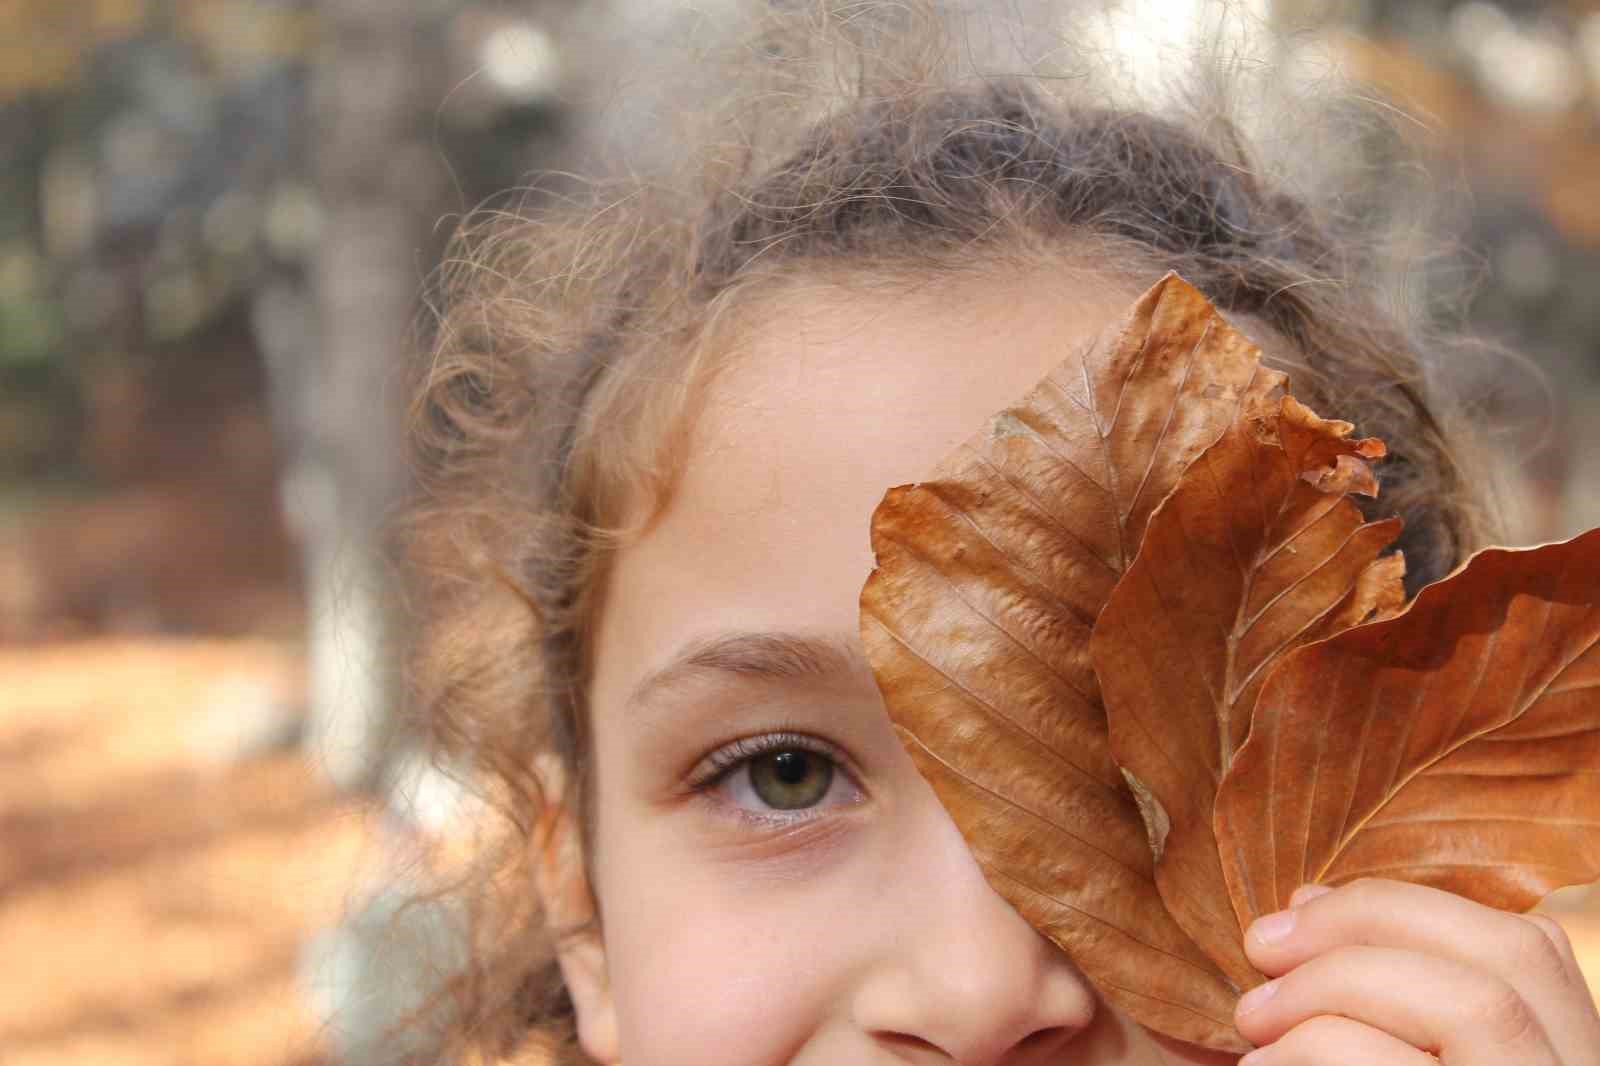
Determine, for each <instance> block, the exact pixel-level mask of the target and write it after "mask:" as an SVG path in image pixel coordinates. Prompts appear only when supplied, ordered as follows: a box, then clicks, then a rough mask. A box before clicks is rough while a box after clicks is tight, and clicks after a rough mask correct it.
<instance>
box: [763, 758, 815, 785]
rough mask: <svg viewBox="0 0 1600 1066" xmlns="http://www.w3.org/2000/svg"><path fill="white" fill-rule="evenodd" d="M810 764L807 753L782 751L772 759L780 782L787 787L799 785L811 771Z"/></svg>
mask: <svg viewBox="0 0 1600 1066" xmlns="http://www.w3.org/2000/svg"><path fill="white" fill-rule="evenodd" d="M809 762H810V760H808V759H807V758H806V755H805V752H802V751H780V752H778V753H777V754H776V755H774V756H773V757H772V768H773V770H774V771H776V773H777V777H778V780H779V781H782V782H783V783H784V784H786V785H798V784H799V783H800V782H802V781H804V780H805V779H806V774H807V773H809V772H810V770H811V767H810V765H809Z"/></svg>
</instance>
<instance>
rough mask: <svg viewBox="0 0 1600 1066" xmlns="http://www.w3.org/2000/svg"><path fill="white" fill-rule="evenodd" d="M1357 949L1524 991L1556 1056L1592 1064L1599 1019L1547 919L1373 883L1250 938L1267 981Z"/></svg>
mask: <svg viewBox="0 0 1600 1066" xmlns="http://www.w3.org/2000/svg"><path fill="white" fill-rule="evenodd" d="M1301 895H1302V893H1297V894H1296V898H1301ZM1361 944H1366V945H1373V946H1387V947H1392V948H1401V949H1407V950H1411V951H1416V952H1421V953H1423V954H1427V955H1435V956H1439V957H1441V958H1446V959H1451V960H1453V961H1455V962H1458V963H1461V964H1463V965H1465V966H1468V967H1471V968H1473V969H1477V970H1481V971H1483V972H1485V973H1488V974H1491V975H1493V976H1496V977H1499V978H1500V979H1501V980H1503V981H1505V982H1507V983H1508V984H1510V985H1511V986H1512V987H1513V988H1515V989H1516V990H1517V991H1518V992H1519V993H1521V995H1522V997H1523V999H1524V1000H1525V1001H1526V1002H1527V1003H1528V1004H1529V1005H1530V1006H1531V1007H1532V1009H1533V1011H1534V1013H1535V1015H1536V1016H1537V1017H1538V1020H1539V1023H1540V1025H1541V1026H1542V1027H1543V1028H1544V1030H1545V1031H1546V1032H1547V1033H1548V1034H1549V1036H1550V1039H1551V1042H1552V1043H1553V1044H1554V1046H1555V1047H1556V1048H1557V1049H1558V1050H1561V1051H1565V1052H1567V1054H1568V1055H1569V1058H1571V1059H1572V1061H1580V1062H1584V1063H1585V1064H1586V1066H1587V1064H1588V1063H1590V1062H1594V1061H1595V1053H1594V1052H1593V1050H1592V1049H1594V1048H1596V1047H1600V1013H1597V1012H1596V1009H1595V1003H1594V997H1593V995H1592V994H1591V993H1590V991H1589V988H1588V986H1587V984H1585V982H1584V978H1583V973H1582V971H1581V970H1580V969H1579V968H1578V963H1577V958H1576V956H1575V955H1574V954H1573V951H1572V947H1571V944H1570V943H1569V942H1568V940H1567V937H1566V934H1565V933H1564V932H1563V931H1562V930H1561V927H1560V926H1558V925H1557V924H1556V923H1555V922H1552V921H1550V920H1548V919H1544V918H1540V917H1539V916H1524V915H1519V914H1510V913H1508V912H1506V911H1499V910H1495V909H1494V908H1492V907H1486V906H1484V905H1482V904H1480V903H1475V902H1473V901H1472V900H1469V899H1464V898H1462V897H1461V896H1457V895H1455V894H1454V893H1451V892H1445V891H1442V890H1440V889H1436V888H1429V887H1427V886H1425V885H1414V884H1407V883H1405V882H1401V881H1389V880H1380V879H1375V878H1374V879H1363V880H1359V881H1353V882H1351V883H1350V884H1348V885H1344V886H1341V887H1339V888H1336V889H1334V890H1332V891H1330V892H1325V893H1324V894H1322V895H1319V896H1317V897H1316V898H1314V899H1311V900H1309V901H1308V902H1304V903H1302V904H1301V905H1300V906H1298V907H1292V908H1291V909H1289V910H1287V911H1279V912H1277V914H1274V915H1267V916H1265V917H1263V918H1262V919H1260V920H1258V921H1257V922H1255V923H1254V924H1253V925H1251V927H1250V930H1249V931H1248V933H1247V934H1246V936H1245V952H1246V954H1247V955H1248V956H1249V958H1250V961H1251V962H1252V963H1254V964H1255V965H1256V967H1257V968H1259V969H1260V970H1261V972H1262V973H1265V974H1267V975H1268V976H1276V975H1278V974H1283V973H1287V972H1288V971H1290V970H1291V969H1293V968H1294V967H1296V966H1299V965H1300V964H1302V963H1303V962H1305V961H1306V960H1307V959H1310V958H1313V957H1315V956H1318V955H1321V954H1324V953H1326V952H1328V951H1330V950H1332V949H1334V948H1336V947H1340V946H1349V945H1361ZM1580 1055H1581V1056H1586V1057H1585V1058H1581V1059H1580V1058H1577V1057H1576V1056H1580ZM1596 1066H1600V1063H1596Z"/></svg>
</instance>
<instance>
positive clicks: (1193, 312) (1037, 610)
mask: <svg viewBox="0 0 1600 1066" xmlns="http://www.w3.org/2000/svg"><path fill="white" fill-rule="evenodd" d="M1064 354H1068V353H1064ZM1282 382H1283V378H1282V375H1280V374H1278V373H1276V372H1273V371H1269V370H1266V369H1264V368H1262V367H1261V365H1260V362H1259V352H1258V350H1257V348H1256V347H1255V345H1254V344H1252V343H1251V342H1250V341H1249V340H1248V338H1246V337H1245V336H1244V335H1243V334H1241V333H1239V332H1238V331H1237V330H1235V329H1233V328H1232V327H1231V326H1229V325H1228V324H1227V322H1226V321H1224V320H1223V319H1222V318H1221V317H1220V316H1218V315H1217V313H1216V312H1215V310H1214V309H1213V308H1212V307H1211V305H1210V304H1209V303H1208V302H1207V301H1206V300H1205V298H1204V297H1203V296H1201V295H1200V294H1199V293H1198V292H1197V291H1196V290H1195V289H1193V288H1192V287H1191V286H1189V285H1188V284H1187V283H1186V282H1184V281H1182V280H1181V279H1180V278H1178V277H1176V276H1175V275H1168V276H1167V277H1166V278H1163V279H1162V280H1161V281H1160V282H1158V283H1157V284H1156V285H1155V286H1154V287H1152V288H1151V289H1150V290H1149V291H1148V292H1146V293H1145V294H1144V296H1142V297H1141V298H1140V299H1139V301H1138V302H1137V303H1136V304H1135V306H1134V308H1133V310H1132V312H1131V313H1130V315H1129V317H1128V319H1127V321H1126V322H1124V323H1122V324H1121V325H1120V326H1119V327H1118V328H1116V329H1114V330H1111V331H1108V332H1107V333H1106V334H1105V335H1104V336H1103V337H1102V338H1101V339H1100V340H1099V341H1098V342H1097V343H1095V344H1094V345H1093V346H1092V347H1090V348H1089V349H1088V350H1087V351H1084V352H1080V353H1075V354H1069V355H1068V357H1067V358H1066V359H1065V361H1064V362H1063V363H1062V364H1061V365H1060V366H1059V367H1058V368H1057V369H1056V370H1055V371H1053V372H1052V373H1051V374H1050V375H1049V376H1047V377H1046V378H1045V379H1044V380H1043V381H1041V382H1040V383H1039V385H1038V386H1036V387H1035V388H1034V389H1033V390H1032V391H1031V392H1029V393H1028V395H1027V396H1025V397H1023V398H1022V399H1021V400H1020V401H1019V402H1017V403H1016V404H1015V405H1013V406H1011V407H1009V408H1007V409H1006V410H1004V411H1001V412H999V413H998V414H996V415H995V416H994V417H993V418H991V419H990V421H989V424H988V425H987V426H986V427H985V428H984V429H983V431H982V432H980V433H979V434H978V435H977V436H975V437H973V438H972V439H970V440H968V441H967V442H966V443H965V444H964V445H963V446H962V447H961V448H960V449H958V451H957V452H956V453H955V454H954V455H951V456H950V457H949V458H947V459H946V460H945V461H944V462H943V463H942V464H941V465H940V467H939V468H938V470H936V471H935V472H934V473H933V474H932V476H931V477H930V478H929V479H928V480H927V481H924V482H922V483H920V484H916V485H909V486H900V487H898V488H894V489H891V490H890V491H889V492H888V494H887V495H886V496H885V497H884V500H883V502H882V503H881V504H880V505H879V507H878V509H877V511H876V512H875V513H874V515H873V520H872V544H873V550H874V551H875V553H876V556H877V564H878V565H877V569H876V570H875V571H874V572H873V574H872V576H871V578H870V579H869V580H868V582H867V585H866V587H865V588H864V589H863V591H862V597H861V604H862V621H861V626H862V637H863V640H864V641H865V644H866V649H867V654H868V656H869V658H870V659H871V661H872V665H873V669H874V672H875V674H876V676H877V679H878V683H879V687H880V688H881V689H882V691H883V694H884V699H885V702H886V704H887V706H888V709H889V714H890V716H891V718H892V719H893V720H894V722H895V724H896V728H897V729H898V731H899V733H900V736H901V739H902V740H903V741H904V743H905V744H906V747H907V748H908V750H909V751H910V752H911V754H912V756H913V758H914V759H915V760H916V762H917V765H918V767H919V768H920V769H921V771H922V773H923V774H924V776H926V777H927V778H928V780H929V781H930V782H931V783H932V785H933V787H934V789H935V791H936V792H937V793H938V795H939V797H940V799H941V801H942V802H943V803H944V805H945V806H946V808H948V809H949V811H950V813H951V816H952V818H953V819H954V821H955V822H956V824H957V826H958V827H959V828H960V829H961V831H962V833H963V834H964V835H965V837H966V839H967V841H968V842H969V844H970V846H971V847H972V850H973V853H974V855H975V856H976V857H977V859H978V861H979V862H980V864H981V865H982V866H983V868H984V871H985V873H986V874H987V876H988V878H989V880H990V883H991V884H993V885H994V887H995V888H996V890H997V891H999V892H1000V893H1001V894H1002V895H1003V896H1005V897H1006V898H1007V899H1008V900H1009V901H1010V902H1011V903H1012V904H1013V905H1014V906H1016V907H1017V909H1018V910H1019V912H1020V913H1022V914H1023V916H1024V917H1026V918H1027V919H1028V920H1029V921H1030V922H1032V924H1033V925H1034V926H1036V927H1037V928H1039V929H1040V930H1041V931H1042V932H1043V933H1044V934H1045V935H1046V936H1048V937H1050V938H1051V939H1052V940H1053V941H1055V942H1056V943H1057V944H1059V945H1060V946H1061V947H1062V948H1064V949H1065V950H1066V951H1067V952H1068V953H1069V954H1070V955H1071V956H1072V957H1073V958H1074V960H1075V961H1076V962H1077V963H1078V964H1079V965H1080V966H1081V967H1082V968H1083V969H1084V971H1085V973H1086V974H1088V975H1089V976H1090V978H1091V979H1092V980H1094V981H1095V982H1096V983H1097V984H1098V985H1099V987H1100V988H1101V989H1102V991H1103V992H1104V993H1105V994H1106V996H1107V997H1108V998H1110V999H1111V1000H1112V1001H1113V1002H1115V1003H1117V1004H1118V1005H1119V1006H1121V1007H1122V1008H1123V1009H1125V1010H1126V1011H1127V1012H1128V1013H1129V1014H1130V1015H1131V1016H1132V1017H1133V1018H1134V1019H1136V1020H1137V1021H1140V1022H1142V1023H1144V1024H1146V1025H1149V1026H1151V1027H1153V1028H1157V1029H1159V1030H1161V1031H1162V1032H1165V1033H1168V1034H1170V1035H1173V1036H1176V1037H1179V1038H1181V1039H1187V1040H1193V1041H1196V1042H1201V1043H1206V1044H1210V1045H1212V1046H1214V1047H1226V1048H1235V1049H1241V1050H1242V1049H1243V1048H1245V1047H1246V1046H1247V1045H1245V1044H1244V1043H1243V1041H1242V1040H1241V1039H1240V1038H1239V1037H1238V1035H1237V1034H1236V1033H1235V1032H1234V1031H1233V1027H1232V1021H1231V1012H1232V1009H1233V1003H1234V1000H1235V998H1236V988H1235V986H1234V983H1233V982H1230V981H1229V980H1228V979H1227V978H1226V977H1225V976H1224V975H1223V973H1222V972H1221V971H1220V970H1218V968H1217V967H1216V965H1215V964H1214V963H1213V962H1212V961H1211V960H1210V959H1209V958H1207V956H1206V955H1205V953H1204V952H1202V951H1201V950H1199V948H1197V946H1196V945H1195V944H1194V943H1193V942H1192V941H1191V940H1190V938H1189V937H1188V936H1187V935H1185V933H1184V932H1183V930H1182V929H1181V928H1180V927H1179V926H1178V924H1177V923H1176V922H1175V921H1174V919H1173V918H1172V916H1171V915H1170V914H1169V913H1168V912H1167V909H1166V907H1165V906H1164V904H1163V903H1162V900H1161V896H1160V893H1159V891H1158V890H1157V887H1156V884H1155V879H1154V878H1155V874H1154V863H1153V856H1152V853H1151V849H1150V846H1149V844H1148V843H1147V840H1146V834H1145V829H1144V824H1143V820H1142V819H1141V816H1140V813H1139V810H1138V806H1137V804H1136V803H1135V801H1134V799H1133V797H1132V795H1131V794H1130V792H1129V791H1128V789H1127V787H1126V785H1125V784H1124V781H1123V778H1122V774H1121V771H1120V770H1119V768H1118V767H1117V765H1116V763H1115V762H1114V761H1113V759H1112V757H1111V752H1110V747H1109V739H1108V734H1107V729H1106V721H1105V712H1104V709H1103V706H1102V703H1101V696H1100V687H1099V683H1098V681H1097V679H1096V677H1095V673H1094V670H1093V668H1092V666H1091V663H1090V658H1089V638H1090V632H1091V627H1092V626H1093V625H1094V622H1095V619H1096V617H1097V616H1098V615H1099V613H1100V609H1101V607H1102V606H1103V605H1104V604H1105V601H1106V599H1107V597H1108V596H1109V595H1110V593H1111V589H1112V587H1113V586H1114V584H1115V583H1116V581H1117V580H1118V579H1119V578H1120V577H1121V575H1122V574H1123V572H1124V571H1125V570H1126V569H1127V566H1128V564H1129V562H1130V561H1131V560H1132V558H1133V556H1134V553H1135V552H1136V551H1137V549H1138V545H1139V542H1140V539H1141V538H1142V536H1143V533H1144V528H1145V525H1146V523H1147V522H1148V521H1149V518H1150V515H1151V513H1152V512H1153V511H1154V510H1155V508H1156V507H1157V505H1158V504H1160V502H1161V501H1162V500H1163V499H1165V498H1166V496H1167V494H1168V493H1169V492H1170V491H1171V490H1172V488H1173V487H1174V486H1175V485H1176V484H1177V482H1178V477H1179V475H1180V474H1181V473H1182V472H1183V470H1184V469H1185V468H1186V467H1188V466H1189V465H1190V464H1191V463H1192V462H1193V461H1194V460H1195V458H1196V457H1198V456H1199V455H1200V454H1201V453H1202V452H1204V451H1205V450H1206V449H1207V448H1208V447H1210V446H1211V445H1212V444H1213V443H1215V442H1216V441H1217V440H1218V439H1219V438H1220V437H1221V436H1222V434H1223V433H1224V431H1226V430H1227V428H1228V427H1229V426H1230V425H1232V424H1233V423H1234V421H1235V420H1236V419H1237V418H1238V416H1239V415H1240V413H1241V412H1243V411H1246V410H1259V409H1264V408H1265V407H1266V405H1267V404H1268V402H1269V400H1270V398H1271V397H1272V396H1273V394H1274V393H1275V392H1276V390H1278V389H1279V388H1280V387H1281V385H1282Z"/></svg>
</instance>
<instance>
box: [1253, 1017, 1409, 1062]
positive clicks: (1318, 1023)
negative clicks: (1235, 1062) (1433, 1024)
mask: <svg viewBox="0 0 1600 1066" xmlns="http://www.w3.org/2000/svg"><path fill="white" fill-rule="evenodd" d="M1352 1063H1360V1064H1361V1066H1439V1061H1438V1060H1437V1059H1435V1058H1434V1057H1433V1056H1432V1055H1430V1054H1428V1053H1427V1052H1426V1051H1419V1050H1417V1049H1416V1048H1414V1047H1412V1046H1411V1045H1410V1044H1407V1043H1406V1042H1405V1041H1403V1040H1400V1039H1398V1038H1396V1037H1393V1036H1390V1035H1389V1034H1388V1033H1385V1032H1383V1031H1382V1030H1381V1029H1374V1028H1373V1027H1372V1026H1370V1025H1364V1024H1362V1023H1361V1022H1358V1021H1353V1020H1351V1019H1349V1018H1341V1017H1339V1016H1338V1015H1336V1014H1319V1015H1317V1016H1316V1017H1315V1018H1311V1019H1309V1020H1307V1021H1303V1022H1301V1023H1300V1024H1299V1025H1297V1026H1295V1027H1294V1028H1293V1029H1290V1030H1289V1031H1288V1032H1287V1033H1285V1034H1283V1036H1281V1037H1279V1038H1278V1039H1277V1040H1274V1041H1273V1042H1272V1043H1270V1044H1268V1045H1267V1046H1266V1047H1262V1048H1257V1049H1256V1050H1254V1051H1252V1052H1250V1054H1248V1055H1246V1056H1245V1057H1244V1058H1242V1059H1240V1060H1239V1066H1351V1064H1352Z"/></svg>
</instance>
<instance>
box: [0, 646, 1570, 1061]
mask: <svg viewBox="0 0 1600 1066" xmlns="http://www.w3.org/2000/svg"><path fill="white" fill-rule="evenodd" d="M297 675H298V663H297V661H296V659H295V658H294V655H293V653H292V652H290V651H288V650H285V649H284V648H282V647H279V646H275V645H273V644H270V643H261V642H222V641H211V642H178V641H171V642H128V641H118V642H112V641H105V642H92V643H80V644H69V645H60V646H54V647H47V648H43V649H38V648H35V649H31V650H22V649H14V650H8V651H4V652H0V838H3V841H4V846H3V848H0V944H3V945H5V952H6V960H5V966H4V973H5V977H4V979H3V980H0V1048H3V1049H4V1053H3V1055H0V1058H3V1061H4V1062H5V1064H6V1066H45V1064H48V1066H67V1064H79V1063H81V1064H84V1066H90V1064H93V1066H106V1064H111V1063H115V1064H117V1066H147V1064H148V1066H189V1064H193V1066H202V1064H203V1066H235V1064H237V1066H245V1064H250V1066H268V1064H272V1066H290V1064H293V1066H313V1064H322V1063H325V1062H327V1059H326V1057H325V1056H326V1046H325V1042H324V1041H323V1040H321V1039H320V1038H319V1033H318V1026H317V1023H316V1021H315V1020H314V1016H313V1014H312V1011H311V1009H310V1007H309V1005H308V1004H307V1003H306V1002H305V1001H304V999H303V992H302V988H303V984H302V982H301V981H300V972H301V961H300V960H301V952H300V949H301V945H302V943H303V941H304V938H305V937H306V936H307V935H308V934H309V933H310V932H312V931H314V930H317V929H320V928H325V927H326V926H327V925H328V924H329V923H331V922H332V921H333V920H334V919H335V918H336V917H337V916H338V915H339V914H340V913H341V912H343V911H344V910H345V909H346V908H347V907H348V906H349V905H350V902H351V900H352V899H353V898H354V894H355V891H356V887H355V886H356V885H357V871H358V870H359V869H362V868H370V867H371V865H372V862H373V859H374V855H373V854H372V852H373V848H374V845H373V844H372V843H370V841H371V840H372V839H373V838H372V837H371V835H370V834H369V832H368V829H369V820H368V818H367V816H366V815H365V814H364V813H363V811H362V810H361V809H360V808H358V807H357V806H356V805H354V804H353V803H351V802H349V801H346V800H341V799H339V798H337V797H335V796H333V795H332V794H330V793H329V792H328V791H327V790H326V789H325V787H324V786H322V785H321V784H319V782H318V779H317V778H316V776H315V775H314V774H312V773H310V772H309V771H308V770H307V769H306V767H305V764H304V762H303V761H302V758H301V756H300V755H299V754H298V753H297V751H296V749H295V748H294V747H293V746H292V740H293V736H294V732H295V727H296V722H295V721H294V719H293V717H292V714H291V713H290V712H289V711H288V710H287V709H288V708H293V707H297V706H299V702H300V701H299V699H298V693H297V691H296V685H297V682H296V680H295V679H296V677H297ZM1555 902H1557V901H1552V907H1553V909H1552V913H1555V914H1556V915H1557V917H1558V918H1560V920H1561V921H1563V923H1565V924H1566V926H1567V928H1568V929H1569V930H1570V932H1571V934H1572V937H1573V940H1574V941H1575V942H1576V944H1577V947H1578V951H1579V954H1580V957H1581V958H1582V960H1583V965H1584V967H1585V971H1586V973H1587V975H1588V978H1589V981H1590V985H1591V987H1595V988H1600V900H1597V899H1595V893H1592V892H1591V893H1589V895H1588V896H1587V898H1585V897H1583V895H1582V894H1581V893H1566V894H1563V896H1562V898H1561V900H1560V901H1559V902H1560V904H1561V906H1559V907H1556V906H1554V904H1555Z"/></svg>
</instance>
